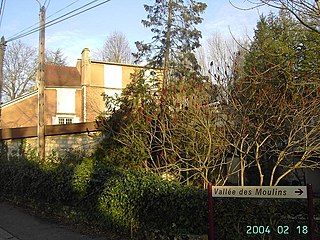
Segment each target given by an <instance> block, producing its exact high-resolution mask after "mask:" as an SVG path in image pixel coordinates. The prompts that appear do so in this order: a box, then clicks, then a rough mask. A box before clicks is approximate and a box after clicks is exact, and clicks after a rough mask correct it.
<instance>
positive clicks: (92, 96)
mask: <svg viewBox="0 0 320 240" xmlns="http://www.w3.org/2000/svg"><path fill="white" fill-rule="evenodd" d="M89 53H90V51H89V49H88V48H85V49H84V50H83V51H82V57H81V59H79V60H78V61H77V65H76V67H65V66H56V65H49V64H47V65H46V66H45V125H55V124H68V123H81V122H92V121H95V119H96V117H97V116H98V115H99V114H100V113H101V112H103V111H104V110H105V103H104V101H103V96H102V94H103V93H105V94H108V95H110V96H113V95H115V94H119V93H121V91H122V89H123V88H125V87H126V85H127V84H128V83H129V82H130V81H131V78H130V75H131V74H132V73H134V72H135V71H137V70H141V69H142V68H143V67H142V66H137V65H129V64H119V63H111V62H102V61H94V60H91V59H90V57H89ZM37 110H38V91H35V92H32V93H29V94H26V95H24V96H22V97H19V98H17V99H14V100H12V101H9V102H6V103H4V104H3V105H2V123H1V128H16V127H28V126H36V125H37Z"/></svg>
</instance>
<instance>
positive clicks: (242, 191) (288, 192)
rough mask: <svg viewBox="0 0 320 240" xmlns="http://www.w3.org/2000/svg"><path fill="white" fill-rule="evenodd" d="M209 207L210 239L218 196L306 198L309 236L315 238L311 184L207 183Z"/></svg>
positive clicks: (212, 236) (212, 238) (311, 238)
mask: <svg viewBox="0 0 320 240" xmlns="http://www.w3.org/2000/svg"><path fill="white" fill-rule="evenodd" d="M208 194H209V207H210V240H214V222H213V200H212V198H214V197H219V198H232V197H234V198H281V199H287V198H290V199H291V198H294V199H307V200H308V210H309V213H308V216H309V227H310V231H309V232H308V233H309V238H310V240H314V238H315V223H314V209H313V192H312V185H311V184H308V185H307V186H212V184H211V183H208Z"/></svg>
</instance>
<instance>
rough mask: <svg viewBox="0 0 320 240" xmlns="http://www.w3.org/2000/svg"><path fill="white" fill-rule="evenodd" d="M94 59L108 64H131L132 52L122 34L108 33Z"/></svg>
mask: <svg viewBox="0 0 320 240" xmlns="http://www.w3.org/2000/svg"><path fill="white" fill-rule="evenodd" d="M95 58H97V59H99V60H102V61H108V62H116V63H132V51H131V48H130V45H129V42H128V39H127V38H126V36H125V35H124V34H123V33H122V32H119V31H114V32H112V33H110V34H109V35H108V37H107V39H106V41H105V42H104V45H103V47H102V49H100V50H98V52H97V53H96V55H95Z"/></svg>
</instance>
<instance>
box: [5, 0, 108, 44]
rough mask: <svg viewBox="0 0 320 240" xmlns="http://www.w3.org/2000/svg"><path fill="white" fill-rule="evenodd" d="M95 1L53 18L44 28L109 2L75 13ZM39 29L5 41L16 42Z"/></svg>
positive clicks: (37, 29)
mask: <svg viewBox="0 0 320 240" xmlns="http://www.w3.org/2000/svg"><path fill="white" fill-rule="evenodd" d="M97 1H98V0H94V1H91V2H90V3H87V4H85V5H83V6H81V7H79V8H77V9H74V10H72V11H70V12H68V13H66V14H64V15H62V16H60V17H58V18H55V19H53V20H51V21H49V22H48V23H46V24H45V27H46V28H47V27H51V26H53V25H55V24H57V23H60V22H63V21H65V20H68V19H70V18H72V17H75V16H77V15H79V14H81V13H84V12H87V11H89V10H91V9H93V8H96V7H98V6H101V5H103V4H105V3H107V2H110V1H111V0H105V1H103V2H101V3H98V4H96V5H94V6H91V7H88V8H86V9H84V10H82V11H80V12H77V11H79V10H81V9H82V8H84V7H87V6H89V5H91V4H93V3H94V2H97ZM74 12H77V13H74ZM72 13H74V14H73V15H71V16H68V15H70V14H72ZM63 17H64V18H63ZM39 29H40V28H39V27H36V28H33V29H31V30H30V31H28V32H25V33H21V34H20V35H18V36H16V37H10V38H9V39H8V40H7V42H11V41H14V40H17V39H19V38H23V37H26V36H28V35H30V34H33V33H35V32H38V31H39Z"/></svg>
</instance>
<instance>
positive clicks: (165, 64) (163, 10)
mask: <svg viewBox="0 0 320 240" xmlns="http://www.w3.org/2000/svg"><path fill="white" fill-rule="evenodd" d="M206 7H207V5H206V4H205V3H201V2H197V1H195V0H156V1H155V3H154V5H152V6H149V5H144V8H145V10H146V12H147V13H148V15H147V20H142V23H143V25H144V26H145V27H149V28H151V32H152V33H154V36H153V37H152V42H151V43H144V42H136V46H137V49H138V52H137V53H136V54H134V56H135V57H136V58H137V60H138V61H141V60H142V59H145V60H146V61H147V62H148V64H149V66H151V67H161V68H164V85H165V84H166V81H167V78H168V75H169V67H170V69H174V68H175V70H176V71H178V70H179V71H180V72H181V66H182V67H183V68H184V70H185V69H186V68H188V67H189V68H190V67H191V66H194V65H195V64H196V63H197V62H196V58H195V56H194V50H195V49H196V48H198V47H199V46H200V42H199V41H200V38H201V32H200V31H199V30H198V29H196V25H198V24H200V23H201V22H202V20H203V19H202V18H201V16H200V15H201V14H202V13H203V12H204V10H205V9H206ZM178 65H179V67H177V66H178ZM190 65H191V66H190Z"/></svg>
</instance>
